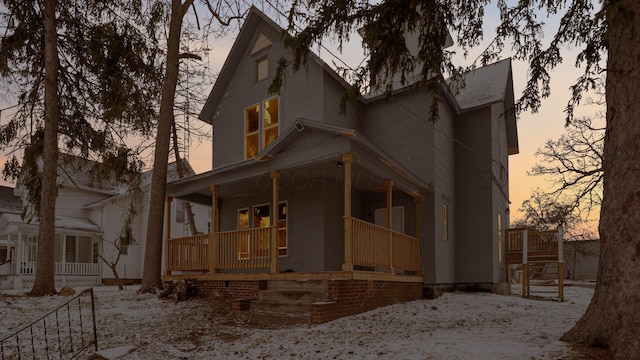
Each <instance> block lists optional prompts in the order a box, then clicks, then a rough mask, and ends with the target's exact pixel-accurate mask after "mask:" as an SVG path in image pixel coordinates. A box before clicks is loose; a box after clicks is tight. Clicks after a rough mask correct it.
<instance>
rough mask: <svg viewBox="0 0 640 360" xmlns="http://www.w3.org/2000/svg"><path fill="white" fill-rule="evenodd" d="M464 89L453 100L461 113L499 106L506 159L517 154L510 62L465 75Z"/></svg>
mask: <svg viewBox="0 0 640 360" xmlns="http://www.w3.org/2000/svg"><path fill="white" fill-rule="evenodd" d="M463 76H464V83H465V86H464V88H462V89H460V91H459V93H458V94H457V95H456V96H455V99H456V101H457V103H458V104H459V106H460V109H461V110H462V112H463V113H464V112H468V111H473V110H476V109H478V108H481V107H485V106H489V105H492V104H495V103H500V102H502V103H503V104H504V110H505V112H504V114H502V116H503V117H504V119H505V121H506V127H507V143H508V144H507V145H508V147H509V155H512V154H517V153H518V152H519V151H520V150H519V145H518V128H517V124H516V114H515V108H514V104H515V100H514V93H513V74H512V71H511V58H507V59H504V60H501V61H498V62H496V63H493V64H489V65H485V66H483V67H480V68H477V69H475V70H472V71H469V72H468V73H466V74H464V75H463Z"/></svg>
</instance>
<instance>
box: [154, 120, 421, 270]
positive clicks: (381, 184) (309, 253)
mask: <svg viewBox="0 0 640 360" xmlns="http://www.w3.org/2000/svg"><path fill="white" fill-rule="evenodd" d="M306 126H307V127H308V124H306ZM339 135H340V136H338V137H336V138H334V139H332V140H333V141H324V142H323V143H322V144H318V145H317V146H307V147H305V148H304V149H301V150H298V149H296V151H295V152H294V151H291V150H289V151H287V149H286V134H285V136H283V137H282V138H283V139H279V141H276V142H274V143H273V144H272V145H270V146H269V147H268V148H267V149H265V151H263V152H261V153H260V154H259V155H258V157H256V158H255V159H249V160H245V161H243V162H241V163H236V164H232V165H230V166H228V167H224V168H221V169H218V170H216V171H211V172H209V173H205V174H200V175H197V176H195V177H192V178H190V179H185V180H179V181H177V182H174V183H171V184H169V185H168V195H171V197H168V198H167V204H166V207H167V211H166V213H167V214H170V213H171V211H170V207H171V206H172V199H173V198H174V197H178V198H181V199H183V200H189V201H195V202H199V203H207V202H208V203H210V204H211V209H212V211H211V232H210V233H209V234H200V235H196V236H190V237H183V238H167V239H166V246H165V251H166V252H165V255H166V256H165V260H166V262H165V264H164V278H165V279H166V280H177V279H181V278H187V277H188V278H196V279H200V280H242V279H246V280H287V279H289V280H295V279H334V278H335V279H378V280H385V281H386V280H389V281H403V282H407V281H408V282H416V283H418V282H422V274H421V265H422V264H421V240H420V239H421V237H420V224H421V217H422V209H421V206H422V201H423V199H424V193H425V192H426V191H427V189H428V186H427V185H425V184H422V183H421V182H420V181H418V180H416V178H415V177H414V176H412V175H411V173H410V172H409V171H407V170H405V169H403V168H402V167H401V166H400V165H398V164H396V163H394V162H393V161H391V160H389V159H388V158H387V157H386V156H385V154H383V153H381V152H379V151H378V150H377V148H376V147H375V145H373V144H370V143H368V142H367V141H366V139H364V138H362V137H360V138H358V137H356V136H355V135H356V134H355V132H353V133H345V132H340V134H339ZM249 199H252V200H249ZM251 203H254V204H256V203H257V204H265V205H264V206H248V205H246V204H251ZM267 208H268V209H267ZM265 209H266V210H265ZM271 209H274V210H275V209H277V213H276V212H275V211H273V210H271ZM262 210H265V211H267V212H268V214H269V215H266V216H264V217H260V216H259V215H258V213H259V212H260V211H262ZM234 213H235V214H237V216H236V215H235V214H234ZM251 217H252V218H251ZM169 223H170V222H169V221H165V224H169ZM166 226H169V225H166ZM170 230H171V229H170V228H167V229H166V231H165V233H166V234H170V233H171V231H170ZM317 258H321V259H320V260H317ZM298 259H302V260H298Z"/></svg>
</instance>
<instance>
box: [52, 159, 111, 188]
mask: <svg viewBox="0 0 640 360" xmlns="http://www.w3.org/2000/svg"><path fill="white" fill-rule="evenodd" d="M98 165H99V163H98V162H97V161H93V160H88V159H84V158H81V157H78V156H74V155H69V154H64V153H61V154H59V155H58V180H57V182H58V185H63V186H70V187H75V188H78V189H84V190H91V191H97V192H103V193H108V194H115V193H116V192H117V189H118V187H119V186H120V185H121V184H119V183H116V182H114V181H112V180H111V179H104V178H102V177H101V176H99V175H97V174H96V170H97V167H98Z"/></svg>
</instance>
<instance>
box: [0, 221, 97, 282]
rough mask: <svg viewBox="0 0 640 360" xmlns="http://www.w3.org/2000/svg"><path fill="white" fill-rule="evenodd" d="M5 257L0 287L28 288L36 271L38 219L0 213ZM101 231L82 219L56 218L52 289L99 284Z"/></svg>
mask: <svg viewBox="0 0 640 360" xmlns="http://www.w3.org/2000/svg"><path fill="white" fill-rule="evenodd" d="M0 222H2V225H3V226H2V227H1V228H2V229H4V231H3V233H2V234H0V238H2V239H3V240H2V243H3V244H6V260H4V259H3V260H4V261H3V262H4V264H3V265H0V289H16V290H22V289H29V288H31V287H32V286H33V282H34V280H35V273H36V254H37V246H38V222H37V221H35V220H34V221H32V222H30V223H29V222H26V221H24V220H23V219H22V218H21V216H20V215H18V214H3V215H2V216H0ZM101 234H102V230H101V229H100V227H98V226H97V225H95V224H93V223H92V222H90V221H88V220H86V219H78V218H72V217H67V216H57V217H56V235H55V245H54V249H55V250H54V261H55V281H56V284H55V286H56V288H60V287H62V286H65V285H70V286H93V285H99V284H100V264H99V261H98V260H99V259H98V251H99V249H100V246H101V241H100V239H101V237H100V235H101Z"/></svg>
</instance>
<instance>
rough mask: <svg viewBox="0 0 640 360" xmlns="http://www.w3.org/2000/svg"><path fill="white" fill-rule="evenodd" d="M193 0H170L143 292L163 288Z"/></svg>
mask: <svg viewBox="0 0 640 360" xmlns="http://www.w3.org/2000/svg"><path fill="white" fill-rule="evenodd" d="M192 2H193V0H188V1H185V3H184V4H182V3H181V1H180V0H172V1H171V21H170V24H169V38H168V39H167V65H166V66H167V68H166V71H165V76H164V81H163V83H162V94H161V100H160V101H161V102H160V115H159V119H158V132H157V135H156V148H155V153H154V158H153V174H152V176H151V193H150V195H149V219H148V221H147V239H146V245H145V254H144V268H143V273H142V285H141V287H140V292H142V293H146V292H152V293H155V292H156V290H159V289H161V288H162V231H163V229H164V226H163V220H164V202H165V197H166V193H167V165H168V161H169V143H170V139H171V124H173V106H174V102H175V94H176V86H177V84H178V71H179V61H180V58H179V51H180V34H181V32H182V20H183V17H184V14H185V13H186V11H187V9H188V8H189V6H191V3H192Z"/></svg>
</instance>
